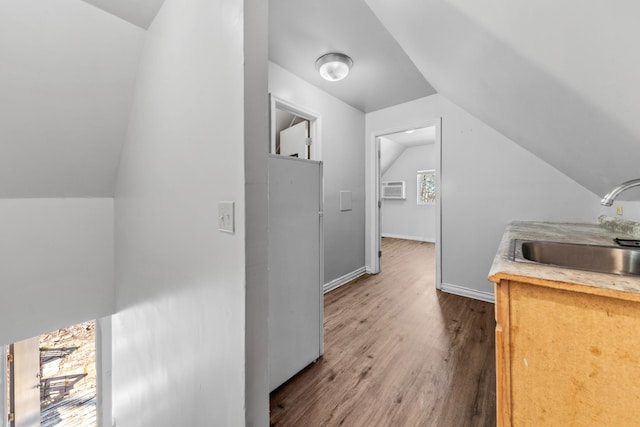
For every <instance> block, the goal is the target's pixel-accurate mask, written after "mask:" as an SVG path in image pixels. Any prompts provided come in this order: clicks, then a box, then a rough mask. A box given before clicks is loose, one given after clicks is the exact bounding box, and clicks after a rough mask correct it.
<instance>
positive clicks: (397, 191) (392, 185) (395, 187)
mask: <svg viewBox="0 0 640 427" xmlns="http://www.w3.org/2000/svg"><path fill="white" fill-rule="evenodd" d="M406 186H407V182H406V181H385V182H383V183H382V198H383V199H400V200H404V199H406V198H407V196H406Z"/></svg>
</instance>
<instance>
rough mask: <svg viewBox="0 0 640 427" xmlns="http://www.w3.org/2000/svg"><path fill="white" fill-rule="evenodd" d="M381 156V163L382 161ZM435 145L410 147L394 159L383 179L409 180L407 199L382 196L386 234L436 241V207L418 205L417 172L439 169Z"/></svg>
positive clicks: (384, 233) (386, 235)
mask: <svg viewBox="0 0 640 427" xmlns="http://www.w3.org/2000/svg"><path fill="white" fill-rule="evenodd" d="M383 159H384V157H383V158H382V159H380V162H382V160H383ZM437 164H438V159H437V158H436V147H435V145H434V144H428V145H419V146H415V147H408V148H407V149H406V150H404V152H403V153H402V154H401V155H400V157H398V159H397V160H396V161H395V162H393V164H392V165H391V166H390V167H389V169H388V170H387V172H386V173H385V174H384V175H382V181H406V182H407V184H406V195H407V198H406V200H393V199H382V218H381V222H382V224H381V232H382V235H383V236H385V237H396V238H401V239H410V240H420V241H423V242H435V241H436V229H435V222H436V206H435V205H418V203H417V191H418V182H417V172H418V171H419V170H429V169H436V166H437Z"/></svg>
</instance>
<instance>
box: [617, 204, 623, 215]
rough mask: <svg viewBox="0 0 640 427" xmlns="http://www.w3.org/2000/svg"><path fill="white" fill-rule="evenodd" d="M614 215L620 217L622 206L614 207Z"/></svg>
mask: <svg viewBox="0 0 640 427" xmlns="http://www.w3.org/2000/svg"><path fill="white" fill-rule="evenodd" d="M616 214H617V215H622V205H616Z"/></svg>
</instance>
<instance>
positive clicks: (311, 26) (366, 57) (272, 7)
mask: <svg viewBox="0 0 640 427" xmlns="http://www.w3.org/2000/svg"><path fill="white" fill-rule="evenodd" d="M329 52H339V53H344V54H347V55H349V56H350V57H351V58H352V59H353V63H354V64H353V68H352V70H351V73H350V74H349V76H347V78H345V79H344V80H342V81H339V82H327V81H325V80H323V79H322V78H321V77H320V76H319V75H318V72H317V71H316V68H315V62H316V59H317V58H318V57H320V56H321V55H324V54H325V53H329ZM269 59H270V60H271V61H272V62H275V63H276V64H278V65H280V66H281V67H283V68H285V69H286V70H288V71H290V72H292V73H293V74H296V75H297V76H298V77H300V78H302V79H303V80H306V81H307V82H309V83H311V84H313V85H315V86H317V87H319V88H320V89H322V90H324V91H325V92H327V93H330V94H331V95H333V96H335V97H337V98H339V99H341V100H342V101H344V102H346V103H347V104H349V105H351V106H353V107H355V108H357V109H359V110H361V111H363V112H365V113H366V112H370V111H375V110H379V109H381V108H385V107H389V106H392V105H396V104H399V103H402V102H406V101H410V100H413V99H417V98H421V97H423V96H427V95H431V94H433V93H435V91H434V89H433V88H432V87H431V86H430V85H429V83H428V82H427V81H426V80H425V78H424V77H423V75H422V74H421V73H420V72H419V71H418V69H417V68H416V66H415V65H414V64H413V62H411V60H410V59H409V57H408V56H407V55H406V54H405V53H404V51H403V50H402V48H401V47H400V45H399V44H398V43H397V42H396V41H395V39H394V38H393V37H391V35H390V34H389V32H388V31H387V30H386V28H385V27H384V26H383V25H382V24H381V23H380V21H379V20H378V19H377V18H376V16H375V15H374V14H373V13H372V12H371V10H370V9H369V7H368V6H367V5H366V4H365V2H364V1H363V0H348V1H344V0H304V1H302V0H269Z"/></svg>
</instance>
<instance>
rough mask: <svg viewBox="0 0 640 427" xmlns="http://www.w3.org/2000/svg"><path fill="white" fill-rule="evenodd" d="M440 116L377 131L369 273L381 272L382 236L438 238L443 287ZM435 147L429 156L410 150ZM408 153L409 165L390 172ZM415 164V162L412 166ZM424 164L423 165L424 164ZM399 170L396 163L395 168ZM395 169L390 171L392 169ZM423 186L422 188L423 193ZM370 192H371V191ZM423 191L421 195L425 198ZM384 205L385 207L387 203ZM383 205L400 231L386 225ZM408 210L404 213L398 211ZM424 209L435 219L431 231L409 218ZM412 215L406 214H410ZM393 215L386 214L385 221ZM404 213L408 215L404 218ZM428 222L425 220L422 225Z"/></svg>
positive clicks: (438, 284)
mask: <svg viewBox="0 0 640 427" xmlns="http://www.w3.org/2000/svg"><path fill="white" fill-rule="evenodd" d="M440 129H441V128H440V119H437V120H431V121H427V122H424V123H419V124H416V125H413V126H406V127H399V128H396V129H390V130H387V131H379V132H375V133H374V134H373V141H372V143H373V148H374V150H372V151H373V152H374V153H375V156H374V161H373V164H372V168H371V169H370V170H371V171H372V173H371V174H370V175H368V178H367V179H368V180H369V184H370V185H371V187H372V188H373V197H372V202H371V203H370V204H369V205H368V207H369V209H371V211H372V212H373V215H371V216H370V217H372V219H373V221H371V223H370V224H371V225H370V229H369V230H368V234H369V236H370V237H369V238H370V242H371V245H370V249H371V250H372V251H371V252H372V255H371V257H370V259H371V264H370V267H371V270H372V271H371V273H379V272H380V271H381V269H382V262H381V260H382V257H383V256H384V255H383V252H382V238H383V235H385V234H386V235H387V236H388V237H395V238H403V239H409V240H419V241H433V242H435V254H436V256H435V262H436V267H435V272H436V277H435V279H436V280H435V284H436V288H437V289H440V288H441V283H442V280H441V255H440V254H441V244H440V237H441V197H440V183H441V176H442V175H441V173H442V172H441V165H442V161H441V130H440ZM421 145H425V146H426V145H430V146H431V147H432V149H431V154H430V156H431V157H432V158H431V159H430V160H429V159H427V158H425V157H423V158H421V155H414V156H412V154H414V153H409V152H408V151H407V150H411V151H416V152H417V151H418V150H417V147H420V146H421ZM403 157H404V161H403V162H402V163H403V164H404V167H405V168H407V167H409V168H410V170H405V171H404V172H402V173H400V172H398V171H397V170H396V171H392V169H393V165H394V163H395V162H396V161H399V159H401V158H403ZM408 164H411V166H408ZM420 165H424V167H423V166H420ZM396 169H397V168H396ZM390 171H391V173H390ZM419 190H421V191H420V193H419ZM370 194H371V193H370ZM420 196H423V197H422V198H421V197H420ZM385 205H386V206H385ZM385 207H389V208H393V209H394V222H395V223H396V224H397V228H398V230H399V231H396V232H389V230H383V221H384V213H383V209H384V208H385ZM401 211H402V212H404V215H405V216H404V217H403V216H402V215H400V213H401ZM422 214H425V217H427V216H428V217H430V218H425V220H426V221H430V222H431V224H432V230H431V231H425V230H424V227H423V228H422V230H420V231H415V229H414V230H413V231H412V230H411V221H412V220H413V221H416V218H419V217H420V215H422ZM406 215H408V217H407V216H406ZM388 217H389V215H387V220H388V219H389V218H388ZM403 218H404V219H403ZM407 218H408V219H407ZM422 225H424V224H422Z"/></svg>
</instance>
